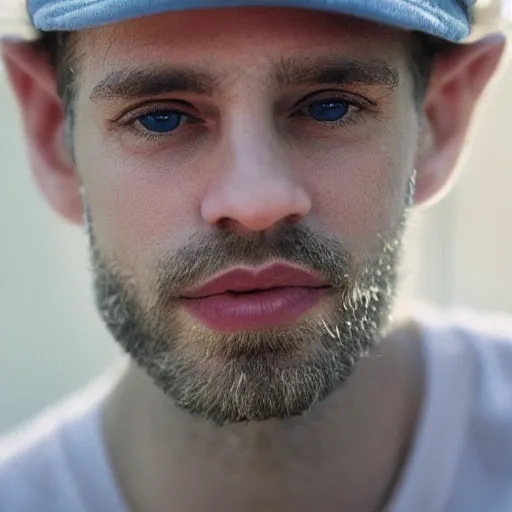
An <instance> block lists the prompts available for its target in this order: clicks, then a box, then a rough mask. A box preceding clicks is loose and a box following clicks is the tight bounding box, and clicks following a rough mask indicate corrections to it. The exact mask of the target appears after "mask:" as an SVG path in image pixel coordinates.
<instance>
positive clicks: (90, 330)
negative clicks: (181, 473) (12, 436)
mask: <svg viewBox="0 0 512 512" xmlns="http://www.w3.org/2000/svg"><path fill="white" fill-rule="evenodd" d="M3 78H4V77H2V76H1V75H0V114H1V115H0V120H1V121H0V173H1V186H0V244H1V245H0V247H1V250H0V431H2V430H5V429H6V428H7V427H9V426H12V425H13V424H15V423H17V422H19V421H20V420H23V419H25V418H27V417H28V416H30V415H32V414H33V413H34V412H35V411H37V410H39V409H40V408H41V407H42V406H43V405H45V404H47V403H48V402H50V401H53V400H54V399H56V398H59V397H61V396H63V395H64V394H65V393H67V392H68V391H69V390H72V389H75V388H76V387H78V386H80V385H81V384H83V383H84V382H85V381H87V380H88V379H89V378H90V377H91V376H93V375H94V374H95V373H97V372H98V371H100V370H101V369H102V368H103V367H105V365H108V364H109V363H110V362H111V361H112V360H113V358H114V357H115V355H116V354H117V349H116V347H115V345H114V343H113V342H112V341H111V340H110V339H109V337H108V335H107V334H106V332H105V330H104V329H103V327H102V325H101V324H100V321H99V320H98V318H97V316H96V314H95V311H94V308H93V305H92V292H91V286H90V284H89V276H88V272H87V267H88V260H87V254H86V244H85V237H84V236H82V233H81V232H80V230H77V229H76V228H73V227H71V226H69V225H67V224H65V223H63V222H62V221H61V220H60V219H59V218H57V216H56V215H54V214H53V212H52V211H50V209H49V208H48V207H47V205H46V203H44V202H43V199H42V198H41V196H40V195H39V193H38V191H37V190H36V187H35V184H34V183H33V181H32V176H31V174H30V172H29V168H28V164H27V157H26V154H27V151H26V148H25V145H24V143H23V140H22V136H21V131H20V123H19V122H18V118H17V113H16V111H15V108H14V101H13V99H12V97H11V94H10V92H9V91H8V89H7V84H6V83H5V80H4V79H3Z"/></svg>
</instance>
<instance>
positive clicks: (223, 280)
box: [181, 264, 329, 299]
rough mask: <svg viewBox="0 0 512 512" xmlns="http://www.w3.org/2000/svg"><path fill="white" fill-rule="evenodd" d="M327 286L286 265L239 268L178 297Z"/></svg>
mask: <svg viewBox="0 0 512 512" xmlns="http://www.w3.org/2000/svg"><path fill="white" fill-rule="evenodd" d="M328 285H329V283H328V282H327V281H325V279H322V278H321V277H319V276H318V275H315V274H314V273H311V272H308V271H306V270H303V269H300V268H298V267H294V266H291V265H286V264H275V265H271V266H268V267H264V268H260V269H258V268H247V267H239V268H234V269H232V270H230V271H229V272H225V273H223V274H221V275H219V276H217V277H214V278H212V279H211V280H209V281H208V282H206V283H204V284H202V285H200V286H199V287H197V288H194V289H192V290H189V291H187V292H185V293H183V294H182V295H181V296H182V298H186V299H198V298H204V297H211V296H213V295H220V294H222V293H227V292H239V293H242V292H252V291H258V290H270V289H273V288H288V287H303V288H322V287H327V286H328Z"/></svg>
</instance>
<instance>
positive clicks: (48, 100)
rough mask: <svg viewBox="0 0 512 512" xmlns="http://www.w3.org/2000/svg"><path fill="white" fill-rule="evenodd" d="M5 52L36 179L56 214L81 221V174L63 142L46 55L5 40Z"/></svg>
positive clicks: (63, 127)
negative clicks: (6, 42) (79, 174)
mask: <svg viewBox="0 0 512 512" xmlns="http://www.w3.org/2000/svg"><path fill="white" fill-rule="evenodd" d="M3 57H4V64H5V68H6V71H7V75H8V78H9V80H10V83H11V85H12V89H13V90H14V93H15V95H16V98H17V100H18V104H19V109H20V112H21V117H22V120H23V125H24V129H25V135H26V139H27V143H28V151H29V156H30V163H31V167H32V170H33V173H34V176H35V178H36V181H37V183H38V185H39V187H40V189H41V190H42V192H43V193H44V195H45V197H46V198H47V200H48V202H49V203H50V204H51V206H52V207H53V208H54V209H55V210H56V211H57V212H58V213H59V214H60V215H62V216H64V217H65V218H66V219H67V220H69V221H71V222H74V223H77V224H81V223H82V204H81V197H80V179H79V176H78V173H77V172H76V168H75V166H74V163H73V160H72V157H71V151H70V148H68V145H67V140H66V117H65V113H64V110H63V106H62V102H61V100H60V98H59V96H58V94H57V87H56V78H55V73H54V71H53V70H52V68H51V66H50V65H49V63H48V62H47V61H46V58H45V57H44V55H42V54H39V53H38V52H37V51H36V50H34V49H33V48H32V47H30V46H29V45H26V44H21V43H8V44H5V45H4V48H3Z"/></svg>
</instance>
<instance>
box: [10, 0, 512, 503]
mask: <svg viewBox="0 0 512 512" xmlns="http://www.w3.org/2000/svg"><path fill="white" fill-rule="evenodd" d="M255 3H257V2H255ZM266 4H267V5H266V6H257V5H253V3H252V2H248V1H243V0H241V1H240V2H215V1H211V2H200V1H198V2H180V1H179V0H175V1H172V0H169V1H166V0H144V1H142V0H140V1H138V2H137V1H135V0H125V1H123V2H112V1H109V0H96V1H95V2H72V1H70V0H30V1H29V2H28V11H29V14H30V18H31V20H32V22H33V23H34V26H35V27H36V28H37V29H39V30H40V31H41V32H40V37H39V39H38V41H36V42H32V43H30V44H29V43H20V42H17V43H15V42H10V43H6V44H5V45H4V51H3V55H4V63H5V67H6V70H7V73H8V76H9V78H10V81H11V84H12V87H13V89H14V91H15V93H16V96H17V98H18V101H19V105H20V110H21V113H22V116H23V120H24V124H25V130H26V136H27V139H28V143H29V146H30V156H31V164H32V169H33V171H34V174H35V177H36V179H37V181H38V183H39V186H40V188H41V190H42V191H43V193H44V195H45V196H46V198H47V199H48V201H49V202H50V204H51V206H52V207H53V208H55V209H56V210H57V211H58V212H59V213H60V214H62V215H63V216H64V217H65V218H66V219H68V220H71V221H73V222H76V223H77V224H80V223H81V222H84V223H85V225H86V227H87V233H88V235H89V239H90V247H91V260H92V263H93V270H94V283H95V291H96V298H97V305H98V310H99V312H100V314H101V316H102V318H103V320H104V321H105V323H106V325H107V326H108V328H109V329H110V331H111V333H112V336H113V338H114V339H115V340H117V341H118V342H119V343H120V344H121V345H122V347H123V348H124V349H125V350H126V351H127V353H128V354H129V355H130V361H131V363H130V364H129V365H128V367H127V369H126V371H124V373H123V374H122V376H121V377H120V378H119V379H118V380H116V381H115V382H114V383H112V384H110V383H109V384H108V385H103V384H102V385H101V386H97V387H95V388H94V390H93V391H91V392H88V393H86V394H82V395H79V396H78V397H77V398H76V399H74V400H73V401H72V402H69V403H67V404H64V405H63V406H60V407H59V408H57V409H55V410H54V411H52V412H50V413H49V414H47V415H45V416H44V417H43V418H42V419H40V420H38V421H37V422H36V423H34V424H33V425H32V426H30V427H29V428H28V430H25V431H24V432H23V433H19V434H18V435H16V436H15V437H12V436H11V437H10V438H9V439H7V440H6V441H4V444H3V445H2V452H3V454H2V459H1V460H2V462H1V464H0V510H2V511H9V512H19V511H24V512H25V511H38V512H41V511H45V512H46V511H48V512H49V511H52V512H64V511H66V512H70V511H73V512H74V511H77V512H78V511H80V512H81V511H108V512H128V511H133V512H139V511H140V512H162V511H173V512H174V511H176V512H192V511H193V512H202V511H223V512H227V511H294V512H297V511H313V510H322V511H350V512H373V511H381V510H388V511H392V512H422V511H425V512H426V511H429V512H430V511H432V512H434V511H435V512H441V511H447V512H476V511H478V512H483V511H486V512H487V511H489V512H505V511H510V510H511V509H512V491H511V488H510V481H511V480H510V479H511V477H512V452H511V448H510V447H511V446H512V442H511V441H512V433H511V432H512V412H511V411H512V399H511V396H512V346H511V342H510V336H511V335H512V328H510V326H509V323H508V322H507V321H504V322H503V325H504V327H505V328H504V330H503V331H504V332H505V333H508V334H504V335H499V334H490V332H488V330H487V329H485V328H481V327H477V326H476V325H477V323H475V325H470V323H469V322H467V321H465V320H457V321H455V320H453V319H448V318H444V317H442V316H439V317H434V316H430V317H427V318H418V319H415V320H414V321H411V322H409V323H407V324H406V325H394V324H392V323H391V322H390V320H389V316H390V308H391V306H392V303H393V297H394V292H395V288H396V270H397V266H398V262H399V256H400V248H401V238H402V233H403V230H404V227H405V225H406V222H407V218H408V215H409V213H410V210H411V209H412V208H413V206H414V205H418V204H422V203H425V202H427V201H429V200H430V199H431V198H432V197H433V196H434V195H436V194H437V193H438V192H439V191H440V190H441V189H442V188H443V186H444V185H445V184H446V182H447V180H448V179H449V178H450V176H451V173H452V172H453V169H454V167H455V164H456V162H457V158H458V156H459V153H460V151H461V148H462V147H463V145H464V140H465V135H466V132H467V129H468V125H469V122H470V119H471V117H472V114H473V111H474V108H475V106H476V104H477V102H478V99H479V98H480V96H481V93H482V91H483V90H484V89H485V86H486V85H487V83H488V82H489V80H490V79H491V77H492V75H493V73H494V71H495V70H496V68H497V66H498V63H499V61H500V57H501V55H502V53H503V47H504V39H503V37H501V36H500V35H493V36H489V37H487V38H485V39H483V40H480V41H477V42H474V43H471V44H459V43H460V41H461V40H462V39H464V38H465V37H466V36H467V35H468V33H469V31H470V25H471V19H472V6H471V5H470V2H464V1H456V0H428V1H427V0H423V1H421V2H418V1H412V0H379V1H378V2H377V1H372V0H338V1H337V2H328V3H327V2H322V1H321V0H312V1H310V2H301V1H298V0H297V1H287V2H280V1H279V0H276V1H275V2H266ZM268 4H272V5H268Z"/></svg>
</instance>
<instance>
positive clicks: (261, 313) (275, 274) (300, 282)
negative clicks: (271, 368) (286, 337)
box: [180, 264, 329, 332]
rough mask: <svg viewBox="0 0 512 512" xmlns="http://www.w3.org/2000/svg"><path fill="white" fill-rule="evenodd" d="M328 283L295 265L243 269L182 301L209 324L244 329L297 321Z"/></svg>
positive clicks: (202, 320) (231, 328) (312, 304)
mask: <svg viewBox="0 0 512 512" xmlns="http://www.w3.org/2000/svg"><path fill="white" fill-rule="evenodd" d="M328 287H329V284H328V282H327V281H325V280H324V279H322V278H321V277H320V276H318V275H315V274H313V273H310V272H307V271H305V270H302V269H300V268H297V267H293V266H290V265H284V264H278V265H272V266H269V267H265V268H262V269H248V268H237V269H233V270H231V271H230V272H227V273H224V274H222V275H220V276H217V277H215V278H213V279H212V280H210V281H209V282H207V283H205V284H203V285H201V286H200V287H198V288H195V289H193V290H190V291H187V292H185V293H184V294H183V295H182V296H181V300H180V302H181V304H182V305H183V307H184V308H185V309H186V310H187V311H188V312H189V313H190V314H191V315H192V316H193V317H195V319H197V320H199V321H200V322H201V323H203V324H204V325H205V326H206V327H208V328H211V329H214V330H218V331H223V332H233V331H243V330H249V329H262V328H266V327H274V326H279V325H287V324H291V323H293V322H295V321H297V320H298V319H299V317H300V316H302V315H303V314H304V313H306V312H307V311H309V310H310V309H311V308H312V307H313V306H315V304H316V303H318V301H319V300H320V299H321V297H322V296H323V294H324V293H325V292H326V290H327V288H328Z"/></svg>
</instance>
